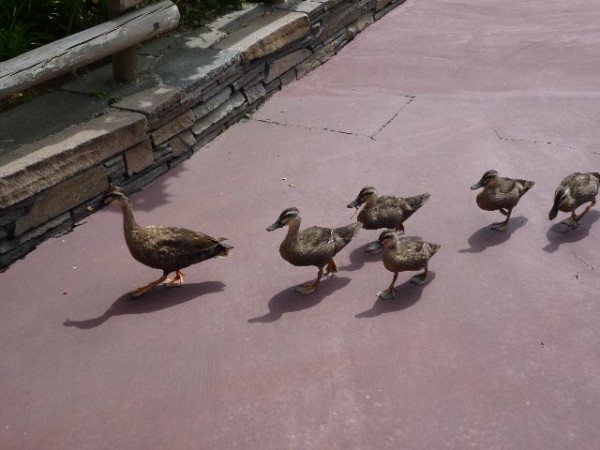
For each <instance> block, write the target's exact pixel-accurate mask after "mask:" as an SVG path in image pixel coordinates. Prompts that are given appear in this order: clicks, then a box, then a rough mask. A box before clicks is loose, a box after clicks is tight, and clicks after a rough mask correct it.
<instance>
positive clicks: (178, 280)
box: [164, 270, 183, 287]
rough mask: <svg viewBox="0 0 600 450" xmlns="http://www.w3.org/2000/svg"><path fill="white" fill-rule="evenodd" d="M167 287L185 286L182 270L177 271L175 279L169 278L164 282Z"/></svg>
mask: <svg viewBox="0 0 600 450" xmlns="http://www.w3.org/2000/svg"><path fill="white" fill-rule="evenodd" d="M164 285H165V287H179V286H183V272H182V271H181V270H177V271H175V276H174V277H173V278H168V279H166V280H165V282H164Z"/></svg>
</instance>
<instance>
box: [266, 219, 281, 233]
mask: <svg viewBox="0 0 600 450" xmlns="http://www.w3.org/2000/svg"><path fill="white" fill-rule="evenodd" d="M281 227H283V224H282V223H281V222H280V221H277V222H275V223H274V224H271V225H269V226H268V227H267V231H273V230H276V229H277V228H281Z"/></svg>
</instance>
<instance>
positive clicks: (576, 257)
mask: <svg viewBox="0 0 600 450" xmlns="http://www.w3.org/2000/svg"><path fill="white" fill-rule="evenodd" d="M572 253H573V257H574V258H575V259H576V260H577V261H579V262H580V263H582V264H583V265H585V266H587V267H588V268H589V269H592V270H596V268H595V267H594V266H592V265H591V264H590V263H588V262H587V261H586V260H585V259H583V258H581V257H580V256H578V255H577V253H575V250H572Z"/></svg>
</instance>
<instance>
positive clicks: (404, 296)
mask: <svg viewBox="0 0 600 450" xmlns="http://www.w3.org/2000/svg"><path fill="white" fill-rule="evenodd" d="M434 278H435V272H432V271H429V274H428V275H427V281H426V282H425V284H424V285H422V286H418V285H416V284H414V283H411V282H410V280H409V281H406V282H404V283H402V284H401V285H398V286H396V298H394V299H391V300H382V299H381V298H379V297H378V298H377V300H376V301H375V303H374V304H373V307H372V308H371V309H368V310H366V311H363V312H361V313H358V314H356V315H355V316H354V317H356V318H357V319H367V318H373V317H377V316H380V315H382V314H386V313H391V312H396V311H401V310H403V309H406V308H408V307H410V306H412V305H414V304H415V303H417V302H418V301H419V300H420V299H421V295H423V289H424V288H425V287H426V286H427V285H428V284H429V283H431V282H432V281H433V280H434Z"/></svg>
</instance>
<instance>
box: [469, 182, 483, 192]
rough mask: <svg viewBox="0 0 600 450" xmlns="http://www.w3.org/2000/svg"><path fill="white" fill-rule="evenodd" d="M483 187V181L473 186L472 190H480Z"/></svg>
mask: <svg viewBox="0 0 600 450" xmlns="http://www.w3.org/2000/svg"><path fill="white" fill-rule="evenodd" d="M482 187H483V183H482V182H481V180H479V181H478V182H477V183H475V184H474V185H473V186H471V190H472V191H474V190H475V189H479V188H482Z"/></svg>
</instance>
